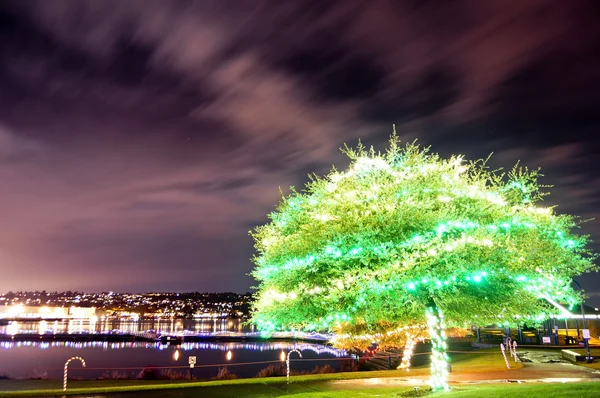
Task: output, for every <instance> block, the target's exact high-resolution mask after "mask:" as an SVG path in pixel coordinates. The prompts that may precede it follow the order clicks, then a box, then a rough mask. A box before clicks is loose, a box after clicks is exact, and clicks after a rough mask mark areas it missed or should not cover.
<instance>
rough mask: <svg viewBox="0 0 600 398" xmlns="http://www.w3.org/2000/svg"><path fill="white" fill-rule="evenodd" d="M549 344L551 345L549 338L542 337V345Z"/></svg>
mask: <svg viewBox="0 0 600 398" xmlns="http://www.w3.org/2000/svg"><path fill="white" fill-rule="evenodd" d="M550 343H551V341H550V337H548V336H544V337H542V344H550Z"/></svg>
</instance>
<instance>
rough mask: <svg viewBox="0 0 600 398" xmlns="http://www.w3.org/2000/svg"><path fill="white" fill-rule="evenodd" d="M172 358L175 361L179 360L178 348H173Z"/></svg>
mask: <svg viewBox="0 0 600 398" xmlns="http://www.w3.org/2000/svg"><path fill="white" fill-rule="evenodd" d="M173 359H174V360H175V361H177V360H179V350H175V352H174V353H173Z"/></svg>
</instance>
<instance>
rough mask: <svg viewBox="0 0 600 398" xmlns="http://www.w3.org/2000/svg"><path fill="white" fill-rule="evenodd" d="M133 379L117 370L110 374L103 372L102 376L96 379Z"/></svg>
mask: <svg viewBox="0 0 600 398" xmlns="http://www.w3.org/2000/svg"><path fill="white" fill-rule="evenodd" d="M130 379H133V376H130V375H129V374H127V372H119V371H118V370H113V371H112V372H110V373H109V372H104V373H103V374H102V376H100V377H98V380H130Z"/></svg>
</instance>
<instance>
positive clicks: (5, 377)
mask: <svg viewBox="0 0 600 398" xmlns="http://www.w3.org/2000/svg"><path fill="white" fill-rule="evenodd" d="M9 379H10V377H8V375H7V374H6V373H0V380H9Z"/></svg>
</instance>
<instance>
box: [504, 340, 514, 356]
mask: <svg viewBox="0 0 600 398" xmlns="http://www.w3.org/2000/svg"><path fill="white" fill-rule="evenodd" d="M504 343H505V344H506V349H507V350H508V355H510V356H511V358H512V357H513V351H512V339H511V338H510V337H507V338H506V341H505V342H504Z"/></svg>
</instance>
